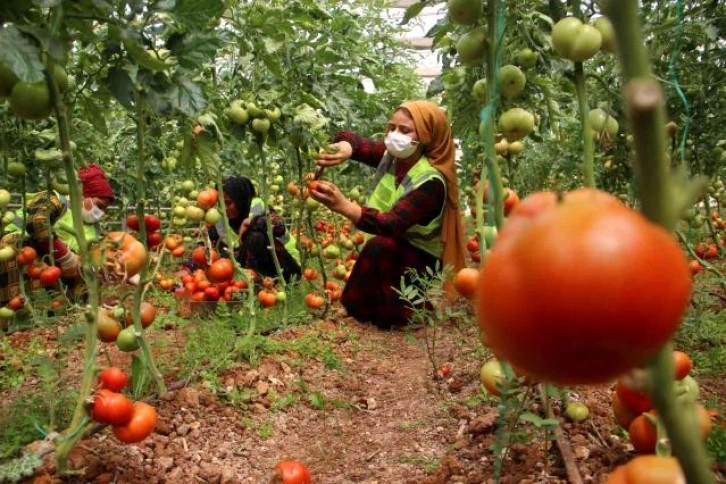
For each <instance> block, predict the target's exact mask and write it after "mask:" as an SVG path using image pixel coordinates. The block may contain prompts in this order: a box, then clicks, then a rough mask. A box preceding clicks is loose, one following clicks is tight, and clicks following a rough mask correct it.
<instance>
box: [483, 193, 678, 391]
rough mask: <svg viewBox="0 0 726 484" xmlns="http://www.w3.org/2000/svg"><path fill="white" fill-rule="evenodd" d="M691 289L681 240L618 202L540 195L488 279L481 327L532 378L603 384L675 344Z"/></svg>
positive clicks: (495, 255)
mask: <svg viewBox="0 0 726 484" xmlns="http://www.w3.org/2000/svg"><path fill="white" fill-rule="evenodd" d="M656 248H657V249H656ZM691 286H692V280H691V277H690V274H689V271H688V264H687V261H686V258H685V257H684V254H683V252H682V251H681V249H680V247H679V245H678V243H677V242H676V241H675V239H674V238H673V237H672V236H671V235H670V234H669V233H667V232H666V231H665V230H663V229H662V228H660V227H658V226H656V225H654V224H652V223H651V222H649V221H648V220H646V219H645V218H644V217H643V216H642V215H640V214H638V213H637V212H635V211H633V210H631V209H629V208H627V207H626V206H625V205H623V204H622V202H620V201H619V200H618V199H617V198H615V197H613V196H611V195H609V194H607V193H605V192H601V191H598V190H592V189H580V190H576V191H574V192H571V193H568V194H566V195H565V196H564V199H563V200H562V201H561V202H559V203H558V201H557V196H556V195H555V194H554V193H551V192H540V193H536V194H534V195H531V196H529V197H527V198H526V199H525V200H524V201H522V202H521V203H520V204H519V205H518V206H517V207H516V208H515V209H514V210H513V211H512V213H511V214H510V217H509V219H508V222H507V223H506V224H505V225H504V227H503V228H502V230H501V232H500V235H499V238H498V241H497V244H496V245H495V246H494V248H493V249H492V251H491V254H490V256H489V257H488V259H487V262H486V264H485V265H484V267H483V269H482V271H481V277H480V281H479V295H478V320H479V325H480V327H481V330H482V333H483V334H485V335H486V336H487V338H488V341H489V345H490V346H491V348H492V350H493V351H494V353H495V355H496V356H497V357H499V358H501V359H503V360H507V361H510V362H511V363H512V364H513V365H515V366H517V367H519V368H521V369H522V370H523V371H525V372H526V373H527V374H530V375H532V376H534V377H536V378H538V379H540V380H542V381H549V382H552V383H558V384H564V385H570V384H588V383H604V382H607V381H609V380H611V379H613V378H615V377H617V376H618V375H620V374H622V373H624V372H625V371H627V370H628V369H630V368H633V367H635V366H638V365H640V364H641V363H643V361H644V360H645V359H646V358H647V357H648V356H650V355H652V354H653V353H655V352H656V351H657V350H658V349H659V348H660V347H661V346H662V345H663V344H664V343H665V342H666V341H668V339H669V338H670V337H671V336H672V334H673V333H674V332H675V330H676V329H677V328H678V325H679V324H680V321H681V316H682V315H683V312H684V311H685V309H686V306H687V305H688V301H689V299H690V294H691Z"/></svg>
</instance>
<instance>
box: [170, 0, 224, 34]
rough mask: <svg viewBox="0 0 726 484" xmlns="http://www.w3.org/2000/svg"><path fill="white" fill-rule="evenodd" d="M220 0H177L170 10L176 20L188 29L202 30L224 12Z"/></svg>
mask: <svg viewBox="0 0 726 484" xmlns="http://www.w3.org/2000/svg"><path fill="white" fill-rule="evenodd" d="M224 9H225V6H224V2H223V1H222V0H178V1H177V3H176V6H175V7H174V9H173V10H172V11H171V13H172V15H174V17H175V18H176V20H177V22H179V23H180V24H182V25H183V26H184V27H185V28H186V29H188V30H202V29H204V27H206V25H207V23H208V22H209V21H210V20H212V19H215V18H218V17H219V16H221V15H222V13H223V12H224Z"/></svg>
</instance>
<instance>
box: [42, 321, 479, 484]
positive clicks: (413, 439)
mask: <svg viewBox="0 0 726 484" xmlns="http://www.w3.org/2000/svg"><path fill="white" fill-rule="evenodd" d="M310 333H312V335H313V336H316V337H318V338H321V339H323V340H326V341H329V342H330V343H331V348H332V349H333V352H332V353H326V354H323V355H322V356H320V357H317V358H312V359H309V358H305V359H302V358H300V357H299V356H298V355H296V354H295V353H294V352H292V353H280V354H274V355H270V356H268V357H266V358H264V359H263V360H262V361H261V362H260V363H259V364H258V365H257V366H256V367H251V366H250V365H246V364H245V365H240V367H239V368H236V369H234V370H232V371H230V372H228V373H227V374H225V375H223V377H222V378H221V381H222V383H223V385H222V388H221V389H217V394H218V395H217V397H216V398H215V396H213V394H212V392H211V391H210V390H209V389H205V387H204V385H201V386H200V385H197V386H193V387H189V388H185V389H182V390H179V391H173V392H169V393H168V394H167V395H165V396H164V397H163V399H162V401H161V402H159V408H158V409H159V414H160V420H159V424H158V425H157V431H156V433H155V434H154V435H152V437H150V438H149V439H147V440H146V441H144V442H142V443H140V444H138V445H121V444H119V443H118V442H117V441H116V440H115V439H114V438H113V436H112V435H111V434H110V431H109V430H103V431H101V432H100V433H98V434H97V435H95V436H93V437H91V438H89V439H87V440H85V441H84V442H83V445H82V446H81V447H79V448H78V449H77V450H76V451H75V452H74V454H73V456H72V462H73V467H75V468H77V469H85V479H86V481H87V482H109V481H111V482H113V481H115V482H144V483H154V482H195V481H198V482H253V483H259V482H266V480H267V479H268V478H269V476H270V469H272V467H273V466H274V464H275V463H276V462H277V461H279V460H281V459H284V458H294V459H299V460H301V461H303V462H305V463H306V464H307V465H308V466H309V467H310V468H311V470H312V472H313V474H314V476H315V478H316V482H325V483H344V482H367V483H375V482H380V483H384V482H386V483H387V482H421V480H422V479H423V478H424V476H425V475H426V474H427V473H431V472H433V471H435V470H436V469H437V468H438V467H439V462H440V460H439V459H440V457H441V456H442V455H443V454H444V453H445V452H446V450H447V448H448V446H449V445H450V444H451V443H452V441H451V439H452V436H455V435H456V434H457V431H459V427H460V426H461V422H460V421H459V420H458V419H457V418H455V417H453V416H452V415H451V413H450V406H451V404H452V402H453V401H454V399H452V394H451V392H450V391H449V389H448V388H449V386H450V385H451V386H453V387H455V388H456V390H457V391H460V390H461V388H462V386H461V385H460V384H458V383H457V382H458V377H457V378H450V379H449V381H448V382H447V381H436V380H435V379H434V378H433V377H432V373H431V364H430V362H429V360H428V357H427V353H426V350H425V346H424V345H423V343H422V338H423V330H417V331H414V332H403V331H381V330H378V329H376V328H372V327H370V326H368V325H362V324H359V323H357V322H355V321H354V320H352V319H347V320H344V321H339V322H337V323H332V322H327V323H323V322H320V323H319V324H317V325H314V326H311V327H309V328H296V329H292V330H289V331H287V332H285V333H282V334H280V335H277V336H276V337H277V338H280V339H300V338H302V337H303V336H305V335H306V334H307V335H308V336H310ZM451 344H452V342H451V341H446V342H442V351H441V352H440V353H439V354H444V352H445V351H447V349H448V348H450V347H451ZM449 353H451V352H450V351H449ZM301 361H302V363H301ZM331 367H332V368H331ZM452 374H453V373H452ZM470 376H471V375H470ZM452 384H453V385H452ZM220 400H223V401H224V402H225V403H226V405H223V404H222V403H221V402H220ZM288 402H289V403H288ZM46 470H47V471H48V474H49V476H53V479H52V480H53V481H55V480H56V479H57V478H56V477H55V474H54V469H53V468H52V464H51V465H50V467H48V468H47V469H46ZM49 476H48V477H49ZM200 479H201V480H200ZM41 482H42V480H41Z"/></svg>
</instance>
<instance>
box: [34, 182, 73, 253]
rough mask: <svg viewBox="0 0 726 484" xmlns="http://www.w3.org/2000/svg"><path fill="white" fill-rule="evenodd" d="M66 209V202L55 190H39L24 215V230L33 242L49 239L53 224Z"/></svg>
mask: <svg viewBox="0 0 726 484" xmlns="http://www.w3.org/2000/svg"><path fill="white" fill-rule="evenodd" d="M66 209H67V204H66V202H65V201H64V200H63V199H61V198H60V197H58V195H57V194H56V193H55V192H50V191H46V192H41V193H39V194H38V195H36V196H35V198H33V200H32V201H31V202H30V204H29V205H28V208H27V210H26V217H25V231H26V232H27V233H28V235H30V237H31V238H32V239H33V241H34V242H38V243H43V242H48V240H50V234H51V231H52V230H53V225H55V223H56V221H58V219H59V218H60V217H61V215H63V213H64V212H65V211H66Z"/></svg>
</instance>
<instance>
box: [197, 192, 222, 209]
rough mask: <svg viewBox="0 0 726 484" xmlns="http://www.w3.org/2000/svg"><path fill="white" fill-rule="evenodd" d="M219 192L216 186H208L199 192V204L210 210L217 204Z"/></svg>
mask: <svg viewBox="0 0 726 484" xmlns="http://www.w3.org/2000/svg"><path fill="white" fill-rule="evenodd" d="M218 199H219V194H218V193H217V190H215V189H214V188H207V189H206V190H202V191H201V192H199V195H198V196H197V205H199V206H200V207H202V208H203V209H204V210H209V209H210V208H212V207H214V206H215V205H216V204H217V200H218Z"/></svg>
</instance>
